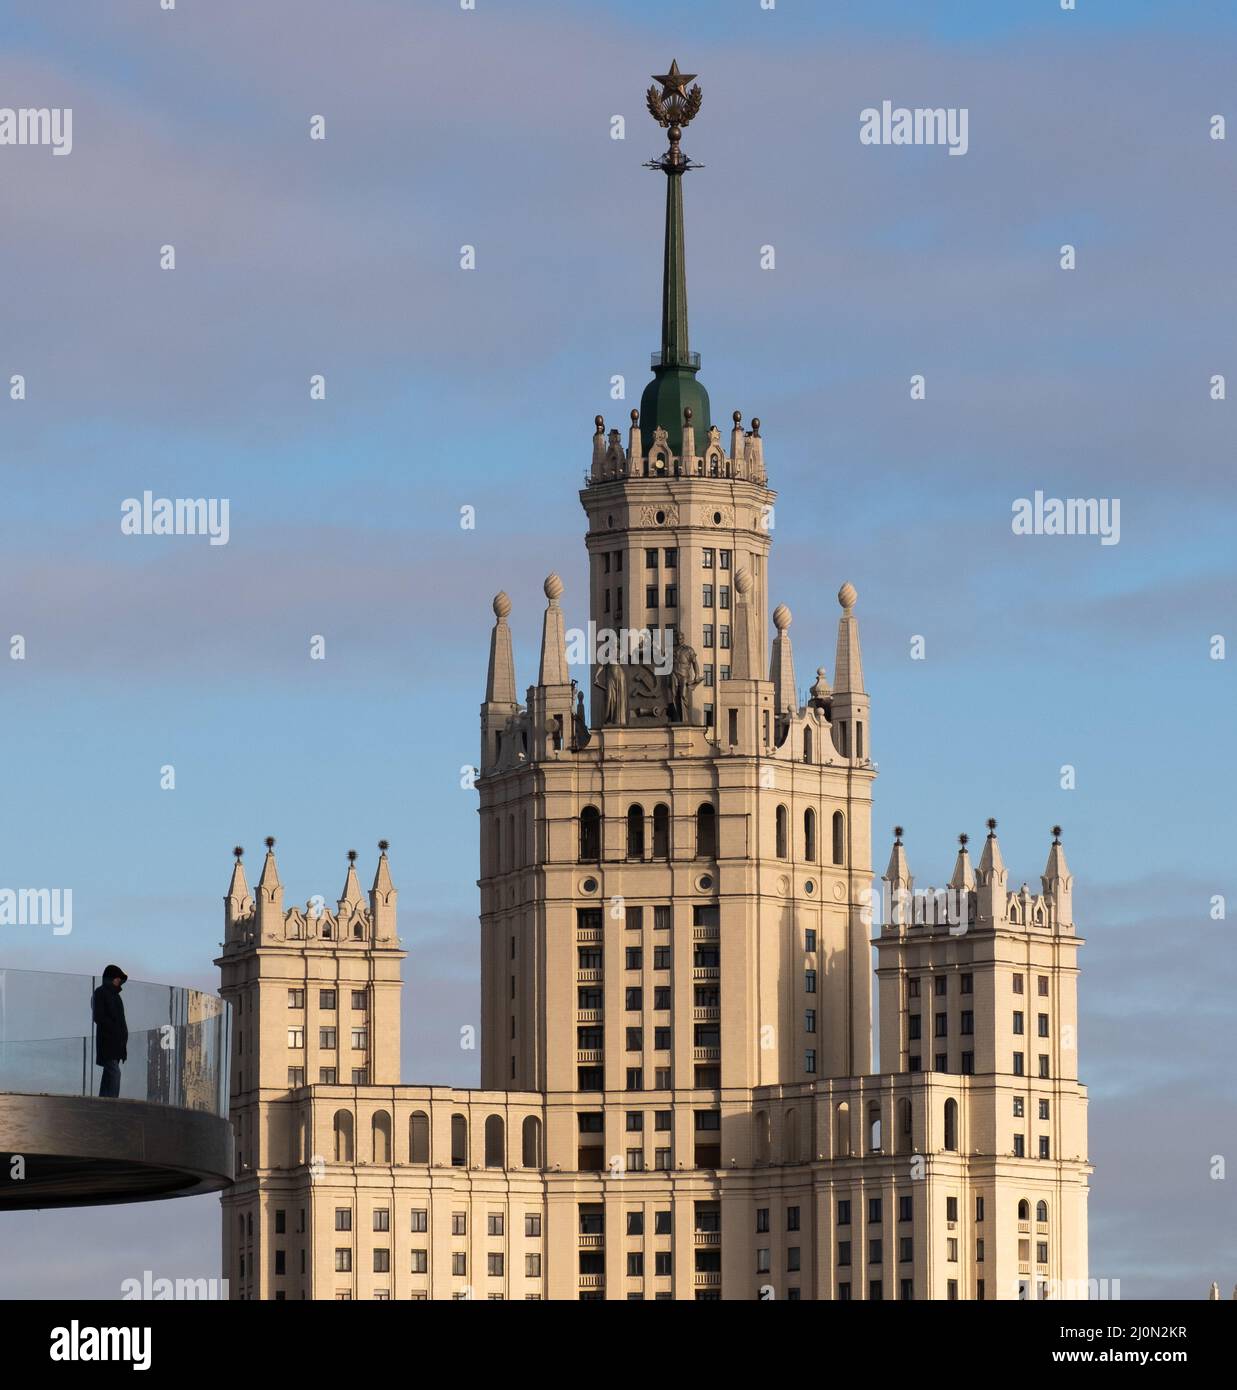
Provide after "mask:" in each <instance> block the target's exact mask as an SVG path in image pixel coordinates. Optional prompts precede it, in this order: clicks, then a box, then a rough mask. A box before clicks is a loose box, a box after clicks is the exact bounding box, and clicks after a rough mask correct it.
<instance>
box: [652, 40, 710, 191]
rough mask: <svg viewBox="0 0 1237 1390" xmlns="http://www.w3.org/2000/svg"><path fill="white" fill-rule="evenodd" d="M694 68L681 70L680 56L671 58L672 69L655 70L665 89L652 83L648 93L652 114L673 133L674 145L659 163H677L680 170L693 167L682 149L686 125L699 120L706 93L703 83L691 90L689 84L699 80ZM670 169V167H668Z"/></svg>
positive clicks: (656, 80) (660, 165)
mask: <svg viewBox="0 0 1237 1390" xmlns="http://www.w3.org/2000/svg"><path fill="white" fill-rule="evenodd" d="M695 80H696V74H695V73H694V72H680V71H679V64H678V61H677V59H673V60H671V63H670V71H669V72H664V73H661V74H660V75H658V74H657V73H654V74H653V81H654V82H660V83H661V91H660V92H659V91H658V90H657V88H656V87H650V88H649V89H648V91H647V92H646V93H645V101H646V102H647V103H648V108H649V115H650V116H652V118H653V119H654V120H655V121H656V122H657V124H658V125H659V126H662V127H663V128H664V129H665V130H666V133H667V134H668V135H669V137H670V148H669V149H668V150H667V151H666V153H665V154H664V155H663V156H662V157H661V160H660V162H659V164H658V165H657V166H654V167H662V168H664V167H665V166H666V165H670V166H673V167H674V168H675V171H676V172H681V170H682V169H689V168H691V160H689V159H688V158H687V156H686V155H685V154H684V153H683V152H682V150H680V149H679V141H680V140H681V139H682V137H683V127H684V126H685V125H689V124H690V123H691V122H692V121H693V120H695V118H696V115H697V113H698V112H699V110H700V102H701V98H702V97H703V95H704V94H703V93H702V92H701V90H700V84H699V83H696V85H695V86H694V87H692V88H691V89H690V90H688V86H687V84H688V83H689V82H695ZM666 172H667V173H669V169H667V170H666Z"/></svg>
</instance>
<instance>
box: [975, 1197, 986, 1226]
mask: <svg viewBox="0 0 1237 1390" xmlns="http://www.w3.org/2000/svg"><path fill="white" fill-rule="evenodd" d="M983 1219H984V1199H983V1198H982V1197H976V1198H975V1220H976V1221H982V1220H983Z"/></svg>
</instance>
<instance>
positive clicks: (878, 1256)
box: [868, 1236, 884, 1265]
mask: <svg viewBox="0 0 1237 1390" xmlns="http://www.w3.org/2000/svg"><path fill="white" fill-rule="evenodd" d="M883 1257H884V1251H883V1250H882V1249H881V1242H880V1237H879V1236H877V1237H874V1238H873V1239H872V1240H869V1241H868V1264H870V1265H878V1264H883V1263H884V1258H883Z"/></svg>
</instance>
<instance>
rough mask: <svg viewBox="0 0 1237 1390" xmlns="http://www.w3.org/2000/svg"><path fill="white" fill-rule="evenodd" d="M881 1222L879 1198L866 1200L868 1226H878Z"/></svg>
mask: <svg viewBox="0 0 1237 1390" xmlns="http://www.w3.org/2000/svg"><path fill="white" fill-rule="evenodd" d="M880 1220H881V1199H880V1198H879V1197H869V1198H868V1224H869V1225H872V1226H879V1225H880Z"/></svg>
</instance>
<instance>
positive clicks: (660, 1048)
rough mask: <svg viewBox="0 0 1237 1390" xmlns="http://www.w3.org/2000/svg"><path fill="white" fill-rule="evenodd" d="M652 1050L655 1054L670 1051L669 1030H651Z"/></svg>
mask: <svg viewBox="0 0 1237 1390" xmlns="http://www.w3.org/2000/svg"><path fill="white" fill-rule="evenodd" d="M653 1050H654V1051H655V1052H669V1050H670V1029H669V1028H654V1029H653Z"/></svg>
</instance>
